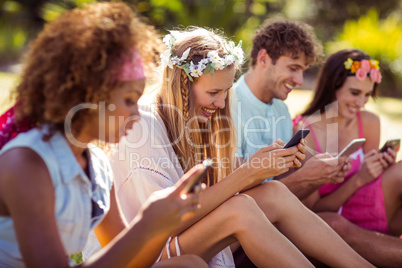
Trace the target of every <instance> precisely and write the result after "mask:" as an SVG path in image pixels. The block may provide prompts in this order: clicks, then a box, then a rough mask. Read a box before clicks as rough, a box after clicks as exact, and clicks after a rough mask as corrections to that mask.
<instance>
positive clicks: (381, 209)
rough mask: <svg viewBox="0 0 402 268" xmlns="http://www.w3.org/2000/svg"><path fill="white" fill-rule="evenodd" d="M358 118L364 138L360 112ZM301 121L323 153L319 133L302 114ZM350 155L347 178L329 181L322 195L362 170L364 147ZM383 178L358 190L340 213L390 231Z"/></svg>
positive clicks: (332, 190)
mask: <svg viewBox="0 0 402 268" xmlns="http://www.w3.org/2000/svg"><path fill="white" fill-rule="evenodd" d="M357 119H358V122H359V138H363V137H364V135H363V125H362V122H361V117H360V113H357ZM300 121H302V122H303V123H304V124H305V125H306V126H307V127H308V128H309V129H310V132H311V134H312V135H313V137H314V142H315V144H316V150H317V152H318V153H322V149H321V146H320V144H319V143H318V139H317V135H316V134H315V132H314V130H313V128H312V127H311V125H310V124H309V123H308V122H307V121H306V120H304V119H303V118H302V117H301V116H300V115H299V116H297V117H296V118H295V119H294V121H293V123H294V125H296V124H298V123H299V122H300ZM350 157H351V158H353V161H352V163H351V170H349V172H348V173H347V174H346V177H345V180H344V181H343V182H342V183H338V184H330V183H327V184H324V185H323V186H321V187H320V188H319V190H318V191H319V193H320V196H321V197H324V196H326V195H328V194H331V193H333V192H334V191H336V190H337V189H338V188H339V187H341V186H342V184H343V183H345V182H346V181H347V180H349V179H350V178H351V177H352V176H353V175H355V174H356V173H357V172H358V171H359V170H360V167H361V164H362V162H363V159H364V152H363V148H362V147H360V148H359V149H357V150H356V151H355V152H354V153H353V154H351V155H350ZM381 179H382V175H380V176H379V177H378V178H377V179H376V180H374V181H372V182H370V183H368V184H366V185H364V186H363V187H361V188H359V189H358V190H356V192H355V193H354V194H353V195H352V196H351V197H350V198H349V199H348V200H347V201H346V202H345V203H344V204H343V206H342V207H340V208H339V211H338V213H339V214H341V215H342V216H343V217H345V218H346V219H348V220H349V221H351V222H353V223H355V224H356V225H358V226H360V227H362V228H364V229H368V230H373V231H378V232H382V233H388V222H387V217H386V214H385V205H384V195H383V192H382V186H381Z"/></svg>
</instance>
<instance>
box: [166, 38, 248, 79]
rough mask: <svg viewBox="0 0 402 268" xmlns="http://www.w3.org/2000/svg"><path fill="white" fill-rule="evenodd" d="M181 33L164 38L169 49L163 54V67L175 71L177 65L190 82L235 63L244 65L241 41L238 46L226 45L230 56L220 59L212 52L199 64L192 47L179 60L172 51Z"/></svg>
mask: <svg viewBox="0 0 402 268" xmlns="http://www.w3.org/2000/svg"><path fill="white" fill-rule="evenodd" d="M179 34H180V33H179V32H178V31H170V34H167V35H166V36H165V37H164V38H163V42H164V43H165V44H166V45H167V47H168V49H167V50H166V51H165V52H163V54H161V61H162V67H163V68H166V67H168V66H169V68H170V69H173V66H174V65H175V66H176V67H177V68H180V69H183V70H184V71H185V72H186V74H187V76H188V79H190V81H192V82H193V78H192V77H200V76H201V75H202V74H207V73H208V72H210V73H211V74H212V76H214V70H222V69H224V68H226V67H228V66H230V65H232V64H233V63H234V64H235V65H236V66H239V65H241V64H242V63H243V60H244V52H243V50H242V49H241V43H242V42H241V41H240V42H239V44H238V45H237V46H235V43H234V42H232V41H230V42H229V43H226V42H225V43H224V46H225V49H226V51H227V52H228V54H226V55H224V56H223V57H220V56H219V55H218V52H217V51H210V52H208V54H207V58H205V59H202V60H200V61H199V62H198V63H196V62H195V60H194V59H193V58H192V57H191V56H190V58H189V54H190V50H191V47H189V48H188V49H186V51H184V52H183V55H182V56H181V57H180V58H179V57H178V56H176V55H174V54H172V49H173V46H174V44H175V43H176V37H177V36H178V35H179Z"/></svg>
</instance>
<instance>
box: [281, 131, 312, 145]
mask: <svg viewBox="0 0 402 268" xmlns="http://www.w3.org/2000/svg"><path fill="white" fill-rule="evenodd" d="M309 133H310V129H300V130H299V131H297V132H296V134H295V135H294V136H293V137H292V138H291V139H290V141H288V143H286V145H285V146H284V147H283V148H284V149H285V148H289V147H293V146H295V145H298V144H299V143H300V140H301V139H304V138H305V137H306V136H307V135H308V134H309Z"/></svg>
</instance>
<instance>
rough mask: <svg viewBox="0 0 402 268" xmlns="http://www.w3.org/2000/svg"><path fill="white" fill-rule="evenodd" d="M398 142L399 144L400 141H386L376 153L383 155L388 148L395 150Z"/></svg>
mask: <svg viewBox="0 0 402 268" xmlns="http://www.w3.org/2000/svg"><path fill="white" fill-rule="evenodd" d="M400 142H401V139H392V140H387V141H386V142H385V143H384V145H383V146H382V147H381V149H380V150H379V151H378V152H379V153H385V152H386V151H387V150H388V148H391V149H392V150H395V148H396V147H398V145H399V144H400Z"/></svg>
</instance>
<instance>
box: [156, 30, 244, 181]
mask: <svg viewBox="0 0 402 268" xmlns="http://www.w3.org/2000/svg"><path fill="white" fill-rule="evenodd" d="M179 36H180V37H179V38H177V40H176V42H175V44H174V46H173V49H172V53H173V54H174V55H176V56H179V57H181V55H182V54H183V52H184V51H186V50H187V49H188V48H191V50H190V54H189V57H191V58H192V59H193V60H194V61H195V62H199V61H200V60H201V59H204V58H206V57H207V54H208V52H210V51H216V52H218V54H219V56H220V57H222V56H224V55H226V54H228V53H227V51H226V49H225V44H226V40H225V38H224V37H222V36H220V35H218V34H216V33H213V32H211V31H209V30H206V29H203V28H198V27H192V28H189V29H188V30H186V31H182V32H181V33H180V35H179ZM227 68H235V67H234V66H233V64H232V65H231V66H228V67H227ZM162 71H163V75H162V76H161V77H162V80H161V81H160V83H159V84H158V87H159V92H158V94H157V103H158V113H159V115H160V116H161V118H162V120H163V121H164V123H165V126H166V129H167V132H168V136H169V140H170V142H171V143H172V145H173V149H174V151H175V153H176V155H177V156H178V159H179V162H180V164H181V166H182V168H183V170H184V171H185V172H186V171H188V170H189V169H190V168H191V167H193V166H194V165H196V164H199V163H200V162H201V161H203V160H204V159H207V158H210V159H212V160H213V161H214V168H213V169H211V171H210V173H209V174H208V176H207V178H206V179H204V183H206V184H207V185H208V186H211V185H213V184H215V183H216V182H218V181H219V180H221V179H223V178H224V177H226V176H227V175H229V174H230V173H231V172H232V170H233V162H234V153H235V148H236V132H235V128H234V124H233V122H232V117H231V113H230V90H229V91H228V94H227V98H226V100H225V108H224V109H217V111H216V112H215V113H214V114H213V115H212V117H211V118H210V119H209V121H208V122H207V123H199V122H198V120H196V112H195V109H194V95H193V91H192V85H193V84H194V83H196V82H197V79H196V78H194V82H191V81H190V80H189V78H188V76H187V74H186V72H185V71H184V70H183V69H180V68H178V67H176V66H174V67H173V69H170V68H169V67H166V68H164V70H162ZM205 129H207V131H205ZM196 130H199V131H196Z"/></svg>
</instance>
